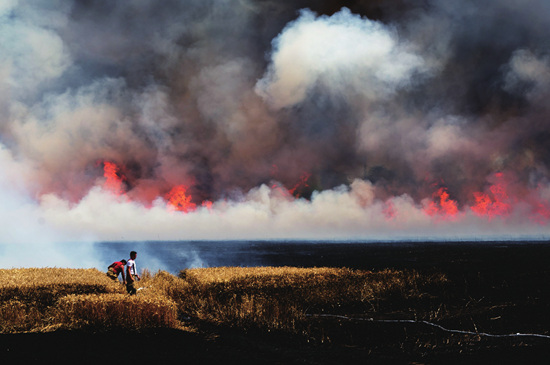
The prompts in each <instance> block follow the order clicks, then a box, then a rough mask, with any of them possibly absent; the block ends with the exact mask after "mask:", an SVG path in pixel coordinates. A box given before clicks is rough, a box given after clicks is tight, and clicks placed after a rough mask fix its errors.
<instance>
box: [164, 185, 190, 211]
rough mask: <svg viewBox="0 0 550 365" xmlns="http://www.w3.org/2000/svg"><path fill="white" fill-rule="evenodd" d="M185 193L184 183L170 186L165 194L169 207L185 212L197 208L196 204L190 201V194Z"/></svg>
mask: <svg viewBox="0 0 550 365" xmlns="http://www.w3.org/2000/svg"><path fill="white" fill-rule="evenodd" d="M186 193H187V187H185V186H184V185H178V186H175V187H174V188H172V190H170V192H169V193H168V194H167V195H166V200H167V201H168V207H169V209H170V210H176V211H180V212H185V213H187V212H191V211H194V210H195V209H197V204H195V203H193V202H191V195H187V194H186Z"/></svg>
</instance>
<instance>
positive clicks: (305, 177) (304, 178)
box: [288, 172, 311, 198]
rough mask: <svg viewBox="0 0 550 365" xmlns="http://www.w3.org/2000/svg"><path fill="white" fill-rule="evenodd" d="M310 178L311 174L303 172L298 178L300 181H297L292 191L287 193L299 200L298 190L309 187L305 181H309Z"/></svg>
mask: <svg viewBox="0 0 550 365" xmlns="http://www.w3.org/2000/svg"><path fill="white" fill-rule="evenodd" d="M310 177H311V174H310V173H309V172H304V173H303V174H302V176H300V181H298V182H297V183H296V185H294V187H293V188H292V189H289V190H288V192H289V193H290V194H292V195H294V196H295V197H296V198H299V197H300V190H302V189H303V188H307V187H309V185H308V183H307V181H308V180H309V178H310Z"/></svg>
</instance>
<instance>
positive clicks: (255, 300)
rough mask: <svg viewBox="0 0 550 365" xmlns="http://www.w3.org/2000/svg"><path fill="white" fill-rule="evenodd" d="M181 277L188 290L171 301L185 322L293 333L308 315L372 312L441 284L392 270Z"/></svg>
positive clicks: (236, 270)
mask: <svg viewBox="0 0 550 365" xmlns="http://www.w3.org/2000/svg"><path fill="white" fill-rule="evenodd" d="M180 277H181V278H182V279H184V280H185V281H186V282H187V283H188V284H189V286H188V287H187V288H185V290H183V291H181V293H182V294H183V295H181V296H179V297H174V299H175V300H176V301H177V302H178V304H179V306H180V310H181V311H182V312H183V313H185V314H186V315H187V316H189V317H192V318H197V319H200V320H205V321H208V322H212V323H215V324H224V325H230V326H238V327H245V328H246V327H261V328H271V329H285V330H292V331H300V326H299V325H298V324H299V323H300V322H303V321H304V319H305V317H306V314H308V313H323V312H330V313H338V312H347V313H349V311H350V310H354V311H361V312H365V311H371V312H372V311H373V310H376V306H378V305H379V302H380V301H381V300H390V299H392V300H394V299H401V300H409V299H411V298H412V299H415V298H421V297H422V296H423V295H424V294H425V290H428V289H430V288H431V287H433V286H434V285H436V286H437V285H441V284H443V283H444V282H445V280H446V279H445V277H444V276H441V275H430V276H426V275H420V274H418V273H416V272H403V271H393V270H384V271H381V272H370V271H360V270H350V269H346V268H295V267H259V268H240V267H220V268H209V269H190V270H185V271H182V272H181V273H180ZM374 302H376V305H375V304H373V303H374Z"/></svg>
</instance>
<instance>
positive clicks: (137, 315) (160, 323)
mask: <svg viewBox="0 0 550 365" xmlns="http://www.w3.org/2000/svg"><path fill="white" fill-rule="evenodd" d="M56 314H57V318H58V321H59V323H60V324H61V325H62V326H63V327H66V328H71V329H75V328H91V329H94V330H109V329H115V328H118V329H120V328H123V329H130V330H140V329H144V328H152V327H167V328H172V327H177V325H178V320H177V308H176V304H175V303H174V302H173V301H172V300H170V299H168V298H166V297H161V296H129V295H126V294H99V295H98V294H87V295H68V296H65V297H63V298H61V299H60V300H59V302H58V305H57V311H56Z"/></svg>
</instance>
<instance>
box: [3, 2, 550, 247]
mask: <svg viewBox="0 0 550 365" xmlns="http://www.w3.org/2000/svg"><path fill="white" fill-rule="evenodd" d="M307 6H309V8H302V6H301V3H300V2H286V1H282V2H281V1H277V2H272V1H259V0H225V1H221V2H220V1H216V2H215V3H214V2H211V1H195V0H170V1H163V2H155V1H152V0H151V1H149V0H146V1H140V2H131V3H119V2H102V1H89V2H80V1H53V2H52V1H41V0H35V1H31V2H18V1H7V2H6V1H5V2H3V3H2V5H0V28H1V31H0V38H1V39H0V54H1V56H0V85H1V88H0V90H2V92H1V93H0V109H1V111H2V113H0V121H1V123H0V128H1V129H0V188H1V191H0V200H1V201H2V209H0V214H1V215H2V219H3V222H5V223H6V224H5V227H6V228H5V229H4V230H3V232H2V233H1V234H0V241H2V242H8V241H9V242H17V241H28V240H29V239H30V237H36V236H37V235H38V236H41V237H47V239H48V240H79V239H103V240H104V239H120V238H121V236H123V238H124V239H183V238H185V239H200V238H204V239H233V238H256V239H265V238H296V239H308V238H311V239H319V238H323V239H344V238H345V239H367V238H369V239H377V238H388V237H391V238H400V237H412V236H413V237H465V236H469V237H484V236H495V235H508V236H522V235H529V236H543V237H546V236H548V233H549V231H548V228H547V223H548V220H549V219H550V184H549V182H548V179H549V177H550V173H549V171H548V168H549V165H550V161H549V159H548V156H549V153H548V152H549V151H548V148H549V147H548V146H550V144H549V143H548V137H549V134H548V127H549V126H548V123H549V122H548V121H549V120H550V118H548V115H549V114H550V111H549V109H548V106H547V103H546V102H545V101H546V99H547V98H546V96H547V95H548V94H549V91H550V61H549V58H548V52H549V46H548V42H547V35H546V32H545V29H548V25H550V24H548V23H549V22H550V16H549V15H550V6H548V5H547V4H546V2H545V1H542V0H530V1H529V4H528V5H526V4H524V3H522V4H515V3H511V2H508V1H504V0H502V1H495V2H492V3H491V4H490V5H487V4H485V5H483V6H482V5H479V4H477V2H475V1H462V2H460V4H457V3H456V2H452V1H445V0H430V1H427V2H426V1H410V2H407V4H406V6H404V5H403V4H397V3H396V2H394V1H392V0H387V1H382V2H361V1H358V2H354V3H353V6H351V7H350V8H345V7H342V6H341V4H338V3H337V2H327V1H314V2H308V4H307ZM121 232H124V234H121Z"/></svg>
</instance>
